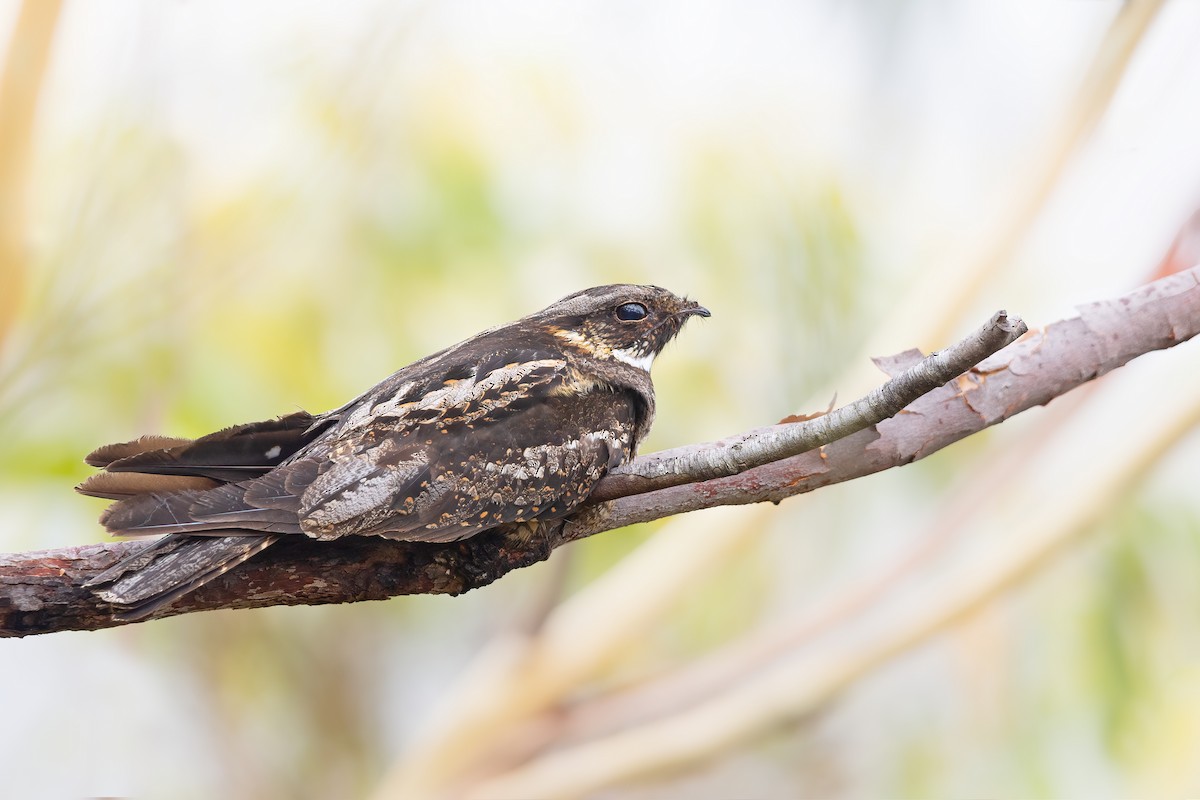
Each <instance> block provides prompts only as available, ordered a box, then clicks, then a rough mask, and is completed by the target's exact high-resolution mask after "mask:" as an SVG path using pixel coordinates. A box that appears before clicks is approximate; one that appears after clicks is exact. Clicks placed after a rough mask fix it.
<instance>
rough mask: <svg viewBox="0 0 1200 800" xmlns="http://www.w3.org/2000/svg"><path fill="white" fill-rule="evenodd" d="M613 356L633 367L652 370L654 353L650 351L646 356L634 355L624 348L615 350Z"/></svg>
mask: <svg viewBox="0 0 1200 800" xmlns="http://www.w3.org/2000/svg"><path fill="white" fill-rule="evenodd" d="M612 356H613V358H615V359H617V360H618V361H624V362H625V363H626V364H628V365H630V366H631V367H637V368H638V369H641V370H645V371H646V372H649V371H650V365H651V364H653V363H654V353H648V354H646V355H644V356H634V355H630V354H629V353H627V352H626V351H624V350H613V351H612Z"/></svg>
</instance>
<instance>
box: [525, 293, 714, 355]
mask: <svg viewBox="0 0 1200 800" xmlns="http://www.w3.org/2000/svg"><path fill="white" fill-rule="evenodd" d="M692 316H700V317H707V316H709V312H708V309H706V308H705V307H704V306H702V305H700V304H699V303H697V302H695V301H694V300H688V299H687V298H685V297H679V296H677V295H675V294H672V293H671V292H668V291H667V290H666V289H663V288H661V287H658V286H638V285H634V284H627V283H616V284H611V285H608V286H597V287H594V288H592V289H584V290H583V291H581V292H576V293H575V294H572V295H568V296H567V297H564V298H563V299H562V300H559V301H558V302H557V303H555V304H554V305H552V306H550V307H548V308H546V309H544V310H542V311H539V312H538V313H536V314H534V315H533V318H534V319H535V320H536V321H537V322H538V323H539V324H541V325H544V326H546V327H548V328H549V329H550V331H551V332H552V333H553V334H554V336H555V337H557V338H558V339H559V340H561V341H562V342H563V343H564V344H566V345H568V346H571V347H574V348H577V349H580V350H583V351H584V352H586V353H587V354H589V355H591V356H593V357H596V358H603V359H614V360H617V361H622V362H624V363H626V364H630V365H632V366H635V367H639V368H641V369H643V370H646V371H647V372H649V371H650V364H651V363H652V362H653V361H654V357H655V356H656V355H658V354H659V353H660V352H661V351H662V349H663V348H664V347H666V344H667V342H669V341H671V339H673V338H675V335H676V334H678V333H679V331H680V329H681V328H682V327H683V323H684V322H686V321H687V320H688V319H689V318H690V317H692Z"/></svg>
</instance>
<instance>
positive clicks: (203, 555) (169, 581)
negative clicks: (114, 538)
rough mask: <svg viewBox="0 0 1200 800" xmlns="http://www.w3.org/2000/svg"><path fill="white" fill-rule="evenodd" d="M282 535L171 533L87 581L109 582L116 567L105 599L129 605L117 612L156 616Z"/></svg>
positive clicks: (121, 616)
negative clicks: (135, 566)
mask: <svg viewBox="0 0 1200 800" xmlns="http://www.w3.org/2000/svg"><path fill="white" fill-rule="evenodd" d="M277 538H278V537H277V536H273V535H260V536H224V537H220V538H208V537H191V536H188V537H168V538H166V539H160V540H159V541H157V542H155V543H154V545H152V546H151V547H148V548H144V549H143V550H141V551H139V552H137V553H134V554H133V555H132V556H130V557H129V558H128V559H125V560H124V561H122V562H119V563H118V564H116V565H115V566H113V567H112V568H110V569H109V570H108V571H107V572H105V573H102V574H101V575H98V576H96V578H93V579H92V580H91V581H89V582H88V583H87V584H85V585H87V586H92V585H96V584H98V583H103V582H107V580H101V579H102V578H104V576H105V575H109V574H110V573H112V574H114V575H116V576H120V577H117V579H116V581H115V583H113V584H112V586H109V587H107V588H105V589H100V590H98V591H97V592H96V594H97V595H98V596H99V597H100V599H102V600H105V601H107V602H110V603H115V604H117V605H121V606H126V608H124V609H123V610H122V611H120V612H118V613H117V614H114V618H115V619H118V620H121V621H123V622H132V621H134V620H138V619H143V618H145V617H148V616H150V615H151V614H153V613H154V612H155V611H158V610H159V609H160V608H163V607H164V606H167V605H170V604H171V603H173V602H175V601H176V600H178V599H179V598H180V597H183V596H184V595H185V594H188V593H190V592H192V591H195V590H196V589H198V588H200V587H201V586H203V585H204V584H206V583H208V582H209V581H212V580H213V579H215V578H217V577H218V576H220V575H224V574H225V573H226V572H228V571H229V570H231V569H233V568H234V567H236V566H238V565H239V564H241V563H243V562H245V561H247V560H248V559H250V558H252V557H253V556H255V555H257V554H258V553H261V552H262V551H263V550H265V549H267V548H268V547H270V546H271V545H272V544H274V543H275V541H276V539H277ZM147 557H149V558H151V559H152V560H151V561H150V562H149V563H148V564H147V565H145V566H142V567H140V568H138V569H136V570H135V571H133V572H132V573H131V574H128V575H123V573H125V572H128V571H129V568H130V566H132V564H133V562H138V561H142V560H143V559H146V558H147ZM126 562H129V563H128V564H126ZM123 565H124V566H123ZM108 580H112V578H109V579H108Z"/></svg>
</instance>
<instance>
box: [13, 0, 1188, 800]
mask: <svg viewBox="0 0 1200 800" xmlns="http://www.w3.org/2000/svg"><path fill="white" fill-rule="evenodd" d="M1198 35H1200V4H1197V3H1190V2H1168V3H1165V4H1164V3H1161V2H1132V3H1129V4H1122V3H1119V2H1114V1H1112V0H1093V1H1089V2H1079V1H1078V0H1075V1H1068V0H1055V1H1054V2H1044V0H1018V1H1016V2H1006V3H986V2H962V3H947V2H936V1H935V0H916V1H915V2H906V3H892V2H880V1H879V0H852V1H851V2H846V1H845V0H825V1H824V2H821V1H819V0H812V1H811V2H803V3H793V2H782V0H764V1H763V2H757V3H734V2H705V3H691V2H683V1H682V0H668V1H667V2H660V3H653V4H644V3H630V2H607V3H598V2H581V3H570V4H566V3H554V2H548V1H546V0H543V1H541V2H538V1H536V0H529V1H528V2H519V1H515V0H513V1H510V0H498V1H497V2H490V3H482V2H463V1H462V0H449V1H448V2H437V3H433V2H413V1H410V0H405V1H404V2H382V0H358V1H356V2H341V3H337V4H332V3H317V2H296V1H295V0H292V1H291V2H281V1H276V2H265V1H262V2H257V3H253V4H247V3H235V2H230V1H226V0H220V1H213V2H203V3H201V2H183V1H182V0H179V1H176V2H163V1H162V0H158V1H157V2H149V0H147V1H146V2H134V1H133V0H120V1H119V2H118V1H114V2H108V3H83V2H60V0H27V1H26V2H17V1H16V0H2V1H0V48H3V49H0V69H2V70H3V71H2V73H0V348H2V349H0V437H2V438H0V441H2V442H3V446H2V447H0V536H2V537H3V538H2V541H0V548H2V549H3V550H5V551H23V550H35V549H42V548H52V547H67V546H73V545H81V544H85V543H90V542H95V541H99V540H102V539H103V537H104V534H103V532H102V530H101V529H100V527H99V526H98V525H97V524H96V522H95V518H96V515H97V514H98V513H99V511H100V509H101V508H102V506H103V504H102V503H101V502H100V501H97V500H91V499H87V498H82V497H78V496H76V495H74V494H73V493H72V491H71V486H72V485H73V484H74V483H76V482H78V481H79V480H81V479H82V478H83V477H84V476H85V474H86V472H87V470H86V468H85V467H84V465H83V463H82V460H81V459H82V457H83V455H84V454H85V453H87V452H88V451H89V450H91V449H92V448H94V447H95V446H97V445H99V444H103V443H106V442H110V441H117V440H123V439H128V438H132V437H134V436H137V435H139V434H141V433H146V432H162V433H169V434H174V435H183V436H195V435H200V434H203V433H206V432H208V431H211V430H214V429H216V428H219V427H224V426H227V425H231V424H234V423H239V422H244V421H249V420H257V419H264V418H269V417H272V416H276V415H279V414H283V413H287V412H289V411H291V410H293V409H296V408H305V409H308V410H310V411H322V410H325V409H328V408H332V407H335V406H337V405H340V404H341V403H343V402H345V401H346V400H347V399H349V398H351V397H353V396H354V395H356V394H358V393H359V392H361V391H363V390H365V389H366V388H368V387H369V386H370V385H372V384H373V383H374V382H376V381H377V380H379V379H381V378H382V377H384V376H386V375H387V374H389V373H390V372H392V371H394V370H395V369H397V368H398V367H400V366H402V365H404V364H406V363H408V362H410V361H412V360H414V359H416V358H418V357H420V356H422V355H424V354H426V353H429V352H431V351H433V350H435V349H438V348H441V347H443V346H445V345H447V344H450V343H453V342H455V341H457V340H459V339H462V338H465V337H467V336H469V335H471V334H473V333H475V332H476V331H478V330H481V329H483V328H485V327H487V326H491V325H494V324H498V323H502V322H506V321H508V320H511V319H514V318H516V317H518V316H521V315H523V314H526V313H529V312H531V311H533V310H536V309H539V308H541V307H543V306H545V305H546V304H548V303H550V302H552V301H553V300H555V299H557V298H558V297H560V296H562V295H564V294H567V293H569V292H572V291H575V290H577V289H580V288H584V287H586V286H590V285H595V284H601V283H609V282H639V283H643V282H644V283H656V284H660V285H663V286H666V287H669V288H670V289H672V290H674V291H676V292H679V293H686V294H688V295H689V296H692V297H694V298H697V299H699V300H700V301H701V302H703V303H704V304H705V305H707V306H708V307H709V308H710V309H712V311H713V317H712V319H710V320H706V321H704V322H703V323H702V324H694V325H692V326H689V327H688V330H687V331H686V333H685V334H684V335H683V336H681V337H680V339H679V340H677V341H676V342H675V343H674V344H673V345H672V346H671V348H670V349H669V351H668V352H667V353H666V354H665V356H664V357H663V358H662V359H660V360H659V363H658V364H657V365H656V366H655V383H656V386H657V388H658V395H659V412H658V420H657V423H656V425H655V429H654V432H653V434H652V436H651V439H650V440H649V441H648V442H647V445H646V447H645V448H644V449H646V450H656V449H661V448H664V447H670V446H675V445H681V444H686V443H691V442H698V441H703V440H707V439H712V438H717V437H720V436H722V435H726V434H730V433H734V432H738V431H741V430H744V429H747V428H750V427H754V426H758V425H763V424H767V423H771V422H773V421H775V420H778V419H779V418H781V417H783V416H785V415H787V414H790V413H793V412H797V411H815V410H821V409H824V408H825V407H827V406H828V404H829V402H830V400H831V398H832V397H834V395H835V394H836V396H837V397H838V398H839V399H840V400H841V401H843V402H844V401H848V400H850V399H852V398H854V397H856V396H857V395H858V393H860V392H862V391H864V390H866V389H868V388H870V387H871V386H873V385H874V384H876V383H877V382H879V381H880V380H881V376H880V375H878V374H877V373H875V371H874V369H873V368H872V367H871V364H870V361H869V358H868V357H869V356H871V355H887V354H891V353H894V352H898V351H901V350H904V349H907V348H909V347H913V346H919V347H922V348H925V349H934V348H936V347H938V346H941V345H944V344H947V343H949V342H950V341H952V340H954V339H955V338H957V337H958V336H960V335H962V334H963V333H965V332H966V331H968V330H970V329H972V328H974V327H975V326H977V325H978V324H980V323H981V322H982V321H983V320H984V319H986V317H987V315H988V314H990V313H991V312H992V311H994V310H995V309H997V308H1007V309H1009V310H1011V311H1013V312H1015V313H1019V314H1021V315H1022V316H1024V318H1025V319H1026V320H1027V321H1028V322H1029V323H1030V324H1031V325H1032V326H1038V325H1041V324H1046V323H1049V322H1052V321H1054V320H1056V319H1060V318H1063V317H1066V316H1070V315H1072V314H1073V313H1074V311H1073V309H1074V307H1075V305H1077V304H1079V303H1084V302H1087V301H1091V300H1098V299H1102V298H1106V297H1111V296H1115V295H1119V294H1122V293H1124V292H1126V291H1128V290H1130V289H1131V288H1133V287H1135V286H1137V285H1139V284H1141V283H1144V282H1146V281H1148V280H1150V279H1152V278H1153V277H1154V275H1155V274H1156V271H1160V270H1163V269H1169V268H1171V267H1172V266H1174V267H1186V266H1191V264H1192V263H1195V262H1196V261H1198V260H1200V258H1197V253H1198V250H1200V247H1198V246H1196V245H1195V244H1194V242H1193V245H1192V249H1191V250H1190V251H1187V252H1185V256H1184V257H1183V258H1184V260H1185V261H1187V263H1182V262H1180V263H1174V264H1173V265H1172V263H1165V262H1164V261H1163V259H1164V256H1165V255H1166V253H1167V251H1168V248H1169V247H1170V246H1171V243H1172V241H1173V239H1174V238H1175V237H1176V235H1177V233H1179V231H1180V230H1181V228H1182V226H1184V224H1185V222H1186V221H1187V220H1188V218H1189V216H1190V215H1191V214H1192V212H1193V211H1194V210H1195V209H1196V206H1197V203H1198V202H1200V147H1198V146H1197V143H1198V142H1200V103H1198V102H1197V98H1198V97H1200V58H1198V57H1197V51H1196V47H1195V42H1196V40H1197V36H1198ZM1185 250H1186V248H1185ZM1177 261H1178V259H1177ZM1196 351H1197V347H1196V344H1195V343H1191V344H1185V345H1183V346H1181V347H1179V348H1176V349H1175V350H1172V351H1169V352H1166V353H1155V354H1151V355H1150V356H1147V357H1144V358H1142V359H1139V360H1138V361H1136V362H1135V363H1133V364H1131V365H1130V366H1129V367H1126V368H1125V369H1123V370H1120V371H1118V372H1117V373H1114V374H1113V375H1111V376H1109V377H1108V378H1106V379H1104V380H1102V381H1099V382H1098V383H1097V384H1096V385H1093V386H1088V387H1085V388H1084V389H1083V390H1080V391H1078V392H1076V393H1074V394H1072V395H1069V396H1067V397H1065V398H1062V399H1060V400H1057V401H1055V402H1054V403H1052V404H1051V405H1050V406H1049V407H1047V408H1044V409H1037V410H1034V411H1031V412H1029V413H1027V414H1024V415H1022V416H1021V417H1019V418H1016V419H1013V420H1011V421H1010V422H1008V423H1006V424H1004V425H1002V426H999V427H997V428H995V429H992V430H990V431H987V432H985V433H984V434H981V435H977V436H974V437H972V438H970V439H969V440H967V441H964V442H962V443H960V444H958V445H956V446H954V447H951V448H949V449H948V450H946V451H945V452H942V453H939V454H937V455H935V456H933V457H931V458H929V459H926V460H922V461H919V462H917V463H916V464H915V465H913V466H910V467H907V468H905V469H902V470H891V471H889V472H887V473H884V474H881V475H877V476H873V477H871V478H867V479H863V480H858V481H854V482H851V483H848V484H844V485H841V486H835V487H830V488H827V489H824V490H822V491H820V492H817V493H814V494H812V495H806V496H803V497H799V498H795V499H793V500H791V501H789V502H786V503H784V504H782V505H781V506H779V507H772V506H767V507H765V508H758V507H746V508H737V509H716V510H712V511H707V512H703V513H698V514H692V515H686V516H683V517H678V518H675V519H672V520H664V521H660V522H658V523H655V524H651V525H645V526H638V527H635V528H630V529H625V530H620V531H614V532H610V533H607V534H602V535H600V536H596V537H593V538H592V539H589V540H587V541H584V542H580V543H578V544H575V545H573V546H571V547H569V548H564V549H561V550H559V551H558V552H556V553H555V554H554V556H553V558H552V559H551V560H550V561H549V562H547V563H543V564H539V565H537V566H536V567H533V568H530V569H527V570H523V571H521V572H518V573H513V574H510V575H508V576H506V577H505V578H504V579H503V580H501V581H499V582H498V583H496V584H494V585H492V586H490V587H487V588H485V589H481V590H478V591H475V592H471V593H469V594H467V595H465V596H463V597H459V598H448V597H412V598H398V599H394V600H392V601H389V602H386V603H363V604H353V605H347V606H340V607H321V608H274V609H264V610H256V611H239V612H212V613H205V614H195V615H188V616H184V617H179V618H174V619H169V620H164V621H156V622H150V623H148V624H143V625H133V626H129V627H127V628H122V629H114V630H106V631H100V632H95V633H60V634H53V635H48V636H38V637H31V638H29V639H26V640H8V641H0V708H2V709H3V714H2V718H3V720H4V724H2V725H0V754H2V755H0V776H3V777H2V778H0V782H2V785H3V787H4V792H3V793H4V794H6V795H9V796H14V797H16V796H21V797H42V796H45V797H63V796H82V795H132V796H143V797H167V798H176V797H178V798H201V797H205V798H206V797H213V796H224V797H234V798H290V797H303V796H310V797H373V798H381V799H382V798H402V797H423V796H435V795H437V794H439V793H443V794H447V795H450V796H476V797H518V796H521V797H532V796H588V797H609V798H650V797H655V798H658V797H672V796H679V797H684V796H686V797H728V796H763V797H765V796H787V797H830V798H833V797H846V798H856V797H864V798H866V797H938V796H940V797H945V796H980V795H987V796H1021V797H1062V796H1088V797H1097V798H1099V797H1128V796H1159V797H1165V796H1184V795H1195V794H1197V793H1200V761H1198V760H1197V759H1196V758H1195V754H1196V753H1197V752H1200V713H1197V711H1198V705H1200V627H1198V626H1197V625H1196V618H1197V614H1200V561H1198V556H1200V497H1198V495H1197V493H1196V492H1195V475H1196V469H1195V466H1194V465H1195V463H1196V459H1197V457H1200V439H1198V437H1197V436H1196V434H1195V433H1194V428H1195V425H1196V424H1197V421H1198V419H1200V385H1198V384H1197V377H1196V376H1198V375H1200V358H1198V356H1200V353H1198V352H1196ZM1189 359H1190V360H1189Z"/></svg>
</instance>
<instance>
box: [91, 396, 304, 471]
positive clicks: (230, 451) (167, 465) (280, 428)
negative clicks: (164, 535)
mask: <svg viewBox="0 0 1200 800" xmlns="http://www.w3.org/2000/svg"><path fill="white" fill-rule="evenodd" d="M313 424H314V417H313V416H312V415H311V414H309V413H307V412H305V411H298V412H296V413H294V414H289V415H288V416H286V417H280V418H279V419H273V420H268V421H266V422H252V423H249V424H247V425H235V426H234V427H232V428H226V429H225V430H222V431H217V432H216V433H210V434H209V435H207V436H202V437H200V438H199V439H196V440H195V441H190V440H186V439H185V440H182V441H181V443H179V444H176V445H174V446H167V447H159V448H154V447H147V448H146V449H143V450H139V451H137V452H133V453H130V454H129V455H128V456H125V457H123V458H117V459H113V460H110V461H108V462H107V463H106V464H104V467H105V468H106V469H107V470H109V471H110V472H143V473H150V474H154V475H202V476H204V477H206V478H212V479H214V480H218V481H242V480H246V479H247V478H253V477H256V476H259V475H264V474H266V473H267V472H268V471H270V470H271V469H273V468H274V467H276V466H278V465H279V464H280V463H282V462H283V461H284V460H285V459H287V458H288V457H290V456H292V455H293V454H294V453H295V452H296V451H297V450H299V449H300V448H301V447H303V446H304V445H305V444H306V443H308V442H309V441H310V440H311V439H312V435H313ZM141 441H142V440H140V439H139V440H138V443H140V442H141ZM135 444H137V443H134V442H128V443H126V444H124V445H117V446H116V448H118V449H117V450H115V451H113V452H120V449H119V448H123V447H130V446H132V445H135ZM110 447H113V446H112V445H110ZM104 449H105V448H101V450H104ZM97 453H100V451H97ZM97 453H93V455H96V454H97ZM110 455H111V453H109V452H106V453H103V456H102V457H103V458H108V457H109V456H110Z"/></svg>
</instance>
